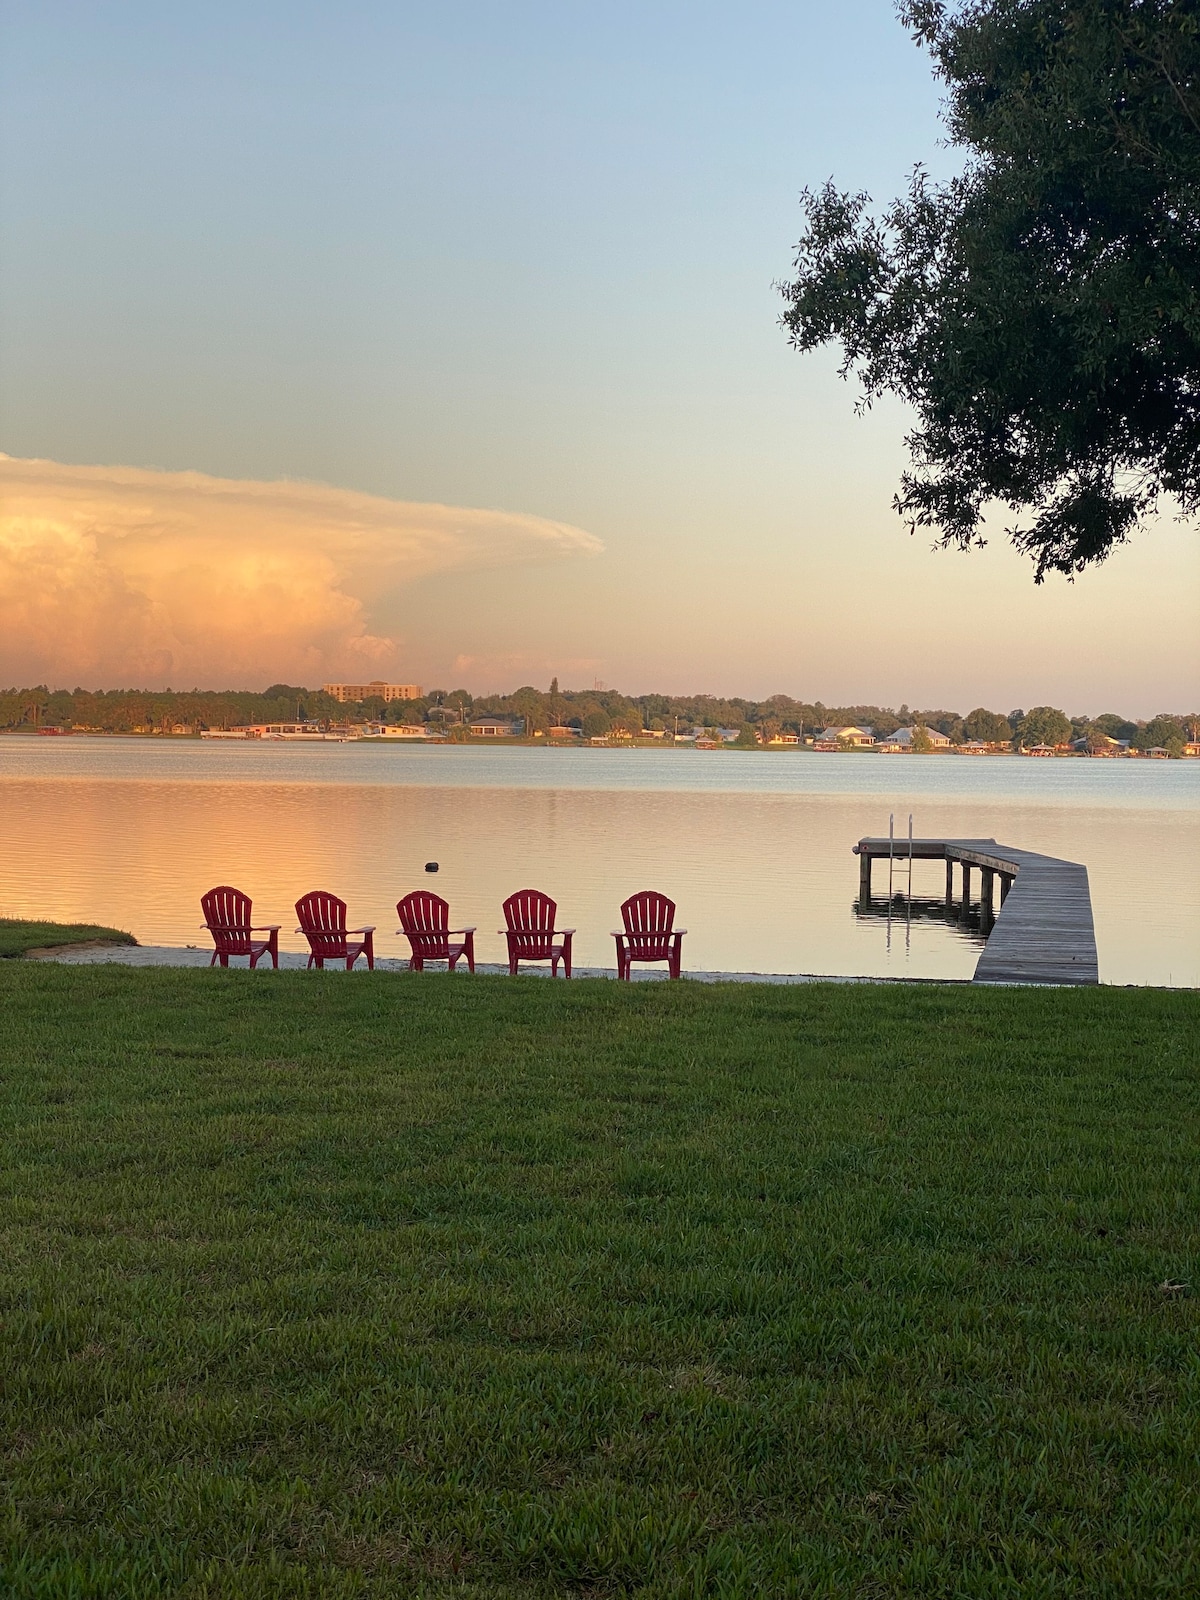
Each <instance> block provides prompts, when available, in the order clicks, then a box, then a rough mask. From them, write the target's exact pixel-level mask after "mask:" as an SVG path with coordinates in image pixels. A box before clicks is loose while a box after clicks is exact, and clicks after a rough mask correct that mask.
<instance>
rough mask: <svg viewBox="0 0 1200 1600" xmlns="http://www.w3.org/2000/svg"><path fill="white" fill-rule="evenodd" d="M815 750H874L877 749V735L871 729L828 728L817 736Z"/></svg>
mask: <svg viewBox="0 0 1200 1600" xmlns="http://www.w3.org/2000/svg"><path fill="white" fill-rule="evenodd" d="M814 748H816V749H817V750H846V749H850V750H873V749H874V748H875V735H874V734H873V733H872V732H871V731H870V729H869V728H856V727H845V728H826V729H825V730H824V731H823V732H822V733H819V734H818V735H817V738H816V742H815V746H814Z"/></svg>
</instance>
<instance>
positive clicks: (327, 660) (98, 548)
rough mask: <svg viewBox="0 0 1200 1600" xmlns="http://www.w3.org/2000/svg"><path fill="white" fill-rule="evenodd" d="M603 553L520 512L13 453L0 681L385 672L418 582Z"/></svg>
mask: <svg viewBox="0 0 1200 1600" xmlns="http://www.w3.org/2000/svg"><path fill="white" fill-rule="evenodd" d="M601 548H602V546H601V544H600V541H599V540H598V539H596V538H594V537H593V536H592V535H591V534H588V533H584V532H583V531H582V529H579V528H573V527H570V526H568V525H567V524H565V523H561V522H551V521H548V520H546V519H545V518H542V517H533V516H525V515H522V514H520V513H512V512H503V511H480V510H468V509H463V508H461V507H456V506H440V505H422V504H417V503H412V502H408V501H400V500H385V499H382V498H380V497H378V496H376V495H367V494H357V493H355V492H353V491H351V490H348V489H332V488H328V487H326V486H324V485H321V484H307V483H290V482H284V483H256V482H240V481H237V480H233V479H226V478H210V477H206V476H205V475H204V474H202V473H198V472H148V471H144V470H141V469H139V468H135V467H70V466H62V465H60V464H58V463H57V462H53V461H19V460H15V459H13V458H11V457H8V456H3V455H0V682H8V683H30V682H48V683H52V684H60V685H66V686H70V685H73V684H75V683H83V684H88V685H92V684H95V685H111V686H113V687H119V686H121V685H126V684H128V685H136V686H140V687H147V688H150V687H155V686H161V685H165V684H167V683H171V684H173V685H174V686H175V687H177V688H178V687H186V686H189V685H191V684H193V683H197V684H204V685H216V686H221V685H241V684H244V685H247V686H253V685H256V684H257V685H262V684H265V683H268V682H272V681H275V680H279V679H282V680H288V681H293V682H304V683H312V682H319V681H320V680H321V678H323V677H325V676H327V675H330V676H336V675H338V674H340V673H347V674H354V675H357V674H360V673H362V672H363V671H365V670H366V669H368V668H369V669H371V670H372V672H373V673H375V672H378V673H385V672H387V671H389V670H390V669H391V668H392V667H393V666H394V667H395V668H397V669H401V667H402V663H401V661H400V649H399V645H398V643H397V637H396V636H397V634H401V633H402V631H403V627H404V610H405V604H404V590H405V587H406V586H407V585H409V584H411V583H412V582H413V581H415V580H416V579H418V578H423V577H426V576H429V575H430V574H433V573H438V572H449V571H454V570H457V569H466V568H478V567H489V566H496V565H502V564H508V563H511V562H523V561H534V560H545V559H548V558H554V557H562V556H571V555H585V554H591V553H594V552H596V551H598V550H600V549H601Z"/></svg>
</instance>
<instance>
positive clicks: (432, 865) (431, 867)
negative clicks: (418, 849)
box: [425, 861, 438, 872]
mask: <svg viewBox="0 0 1200 1600" xmlns="http://www.w3.org/2000/svg"><path fill="white" fill-rule="evenodd" d="M437 869H438V864H437V862H436V861H427V862H426V863H425V871H426V872H436V871H437Z"/></svg>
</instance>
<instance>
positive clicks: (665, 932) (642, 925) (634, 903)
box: [621, 889, 675, 955]
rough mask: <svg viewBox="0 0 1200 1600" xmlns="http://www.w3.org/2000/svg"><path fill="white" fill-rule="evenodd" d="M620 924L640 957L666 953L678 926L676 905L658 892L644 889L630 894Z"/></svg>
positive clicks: (622, 910)
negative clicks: (673, 931) (673, 930)
mask: <svg viewBox="0 0 1200 1600" xmlns="http://www.w3.org/2000/svg"><path fill="white" fill-rule="evenodd" d="M621 921H622V922H623V923H624V924H625V932H626V933H627V934H628V936H629V942H630V945H631V946H632V947H633V949H634V950H636V951H637V952H638V953H639V954H641V955H644V954H648V953H649V951H651V950H658V949H661V950H663V951H665V950H666V948H667V943H668V940H669V938H670V934H671V929H672V928H673V927H674V926H675V902H674V900H668V899H667V897H666V895H665V894H659V893H658V891H657V890H655V889H643V890H642V891H641V893H640V894H631V895H630V897H629V899H628V900H626V902H625V904H624V905H623V906H622V907H621Z"/></svg>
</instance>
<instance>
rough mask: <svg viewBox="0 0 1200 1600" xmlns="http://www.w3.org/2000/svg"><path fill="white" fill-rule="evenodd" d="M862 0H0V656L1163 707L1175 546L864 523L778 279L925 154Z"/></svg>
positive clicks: (1176, 603) (857, 438) (261, 677)
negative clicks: (1033, 559)
mask: <svg viewBox="0 0 1200 1600" xmlns="http://www.w3.org/2000/svg"><path fill="white" fill-rule="evenodd" d="M938 108H939V89H938V85H937V84H936V82H935V81H934V79H933V77H932V75H931V72H930V70H929V64H928V61H927V59H926V58H925V57H924V56H923V55H922V53H921V52H920V51H919V50H918V49H917V48H916V47H915V46H914V45H913V43H912V42H911V40H910V39H909V38H908V37H907V35H906V34H905V33H904V31H903V29H902V28H901V27H900V26H899V24H898V22H897V21H896V19H895V17H894V14H893V10H892V6H891V4H890V3H889V0H839V4H838V5H836V6H830V5H828V4H827V3H825V0H792V3H790V4H775V3H764V0H743V3H740V4H738V5H737V6H734V5H730V4H725V5H715V4H704V3H696V0H689V3H688V4H686V5H685V4H675V3H656V0H640V3H639V4H637V5H633V4H625V3H623V0H605V3H603V4H599V3H597V4H590V3H577V4H567V5H562V4H561V3H560V4H554V5H552V4H549V3H542V0H537V3H526V0H505V3H503V4H501V3H492V4H483V3H465V0H441V3H440V4H439V5H437V6H436V7H434V6H428V5H415V4H413V5H410V4H405V3H402V0H401V3H397V0H392V3H388V4H382V3H373V4H366V3H359V4H355V3H353V0H351V3H345V0H340V3H339V4H337V5H333V4H328V3H327V4H304V3H303V0H289V3H287V4H273V3H265V0H238V3H237V4H223V3H220V0H211V3H206V4H205V5H203V6H201V5H196V4H189V3H186V0H182V3H179V4H172V5H169V6H163V5H161V4H153V5H151V4H145V3H123V0H111V3H109V4H107V5H105V6H96V5H94V4H66V3H59V0H37V3H36V4H31V3H25V0H20V3H13V0H0V451H3V452H4V454H5V456H6V457H7V459H5V460H0V683H14V684H28V683H31V682H48V683H50V684H51V685H52V686H55V685H58V686H64V687H74V686H75V684H77V683H78V684H82V685H84V686H86V687H115V686H125V685H128V686H144V687H160V686H163V685H165V684H168V683H169V684H172V685H173V686H174V687H176V688H180V687H192V686H193V685H194V684H195V685H200V686H203V687H227V686H234V685H241V686H246V687H261V686H265V685H266V684H268V683H271V682H275V681H298V682H308V683H315V682H318V681H322V680H323V679H324V678H326V677H335V678H336V677H338V676H345V677H349V678H357V677H359V676H360V675H361V674H362V673H363V672H364V670H365V669H366V668H367V667H368V666H369V667H371V669H372V670H371V672H370V674H369V675H370V676H373V677H375V676H384V677H387V678H389V679H393V680H395V681H400V682H413V681H415V682H419V683H421V684H423V685H425V686H426V687H430V686H434V685H437V686H441V687H447V688H449V687H456V686H459V685H462V686H465V687H467V688H469V689H471V690H472V691H473V692H475V693H487V692H496V691H500V690H505V689H511V688H515V687H516V686H518V685H519V684H522V683H533V684H536V685H538V686H541V687H545V686H546V685H547V684H548V683H549V681H550V679H551V678H552V677H555V676H557V677H558V678H559V680H560V681H561V682H562V684H563V685H564V686H575V687H590V686H591V684H592V683H593V682H595V681H602V682H604V683H606V684H609V685H612V686H615V687H619V688H621V689H624V690H625V691H627V692H630V693H640V692H646V691H649V690H663V691H668V692H708V693H715V694H744V695H748V696H766V695H768V694H772V693H776V692H782V693H787V694H792V695H795V696H796V697H797V698H802V699H806V700H813V699H821V700H823V701H824V702H825V703H826V704H829V705H836V704H855V703H880V704H891V705H897V706H898V705H899V704H900V703H901V702H907V703H908V704H910V705H920V706H926V707H934V706H946V707H950V708H954V709H959V710H967V709H969V708H970V707H972V706H974V705H978V704H984V705H988V706H992V707H994V708H997V709H1000V710H1008V709H1011V708H1013V707H1016V706H1029V705H1031V704H1041V703H1050V704H1055V705H1060V706H1063V707H1064V708H1065V709H1066V710H1067V711H1068V712H1070V713H1071V714H1079V713H1091V714H1093V715H1094V714H1098V713H1099V712H1101V711H1104V710H1118V711H1121V712H1122V713H1124V714H1126V715H1133V716H1143V717H1145V716H1150V715H1153V714H1154V713H1155V712H1157V711H1159V710H1163V709H1174V710H1186V709H1191V708H1192V707H1194V706H1195V705H1197V704H1198V703H1200V628H1197V625H1196V617H1197V614H1198V609H1200V608H1198V602H1200V536H1198V534H1197V531H1196V529H1195V528H1194V527H1188V526H1184V525H1181V524H1179V523H1177V522H1175V521H1173V520H1172V518H1171V517H1170V516H1169V515H1168V516H1164V517H1162V518H1160V519H1159V520H1158V521H1157V522H1156V523H1154V524H1152V525H1151V526H1150V527H1149V529H1148V530H1147V531H1146V532H1145V533H1144V534H1140V535H1138V536H1137V537H1136V538H1135V540H1134V541H1133V542H1132V543H1131V544H1130V545H1129V546H1127V547H1125V548H1123V549H1121V550H1118V551H1117V552H1116V553H1115V554H1114V555H1113V556H1112V557H1111V559H1110V560H1109V561H1108V562H1107V563H1106V564H1105V565H1104V566H1102V567H1100V568H1099V569H1097V570H1096V571H1094V572H1089V573H1087V574H1085V575H1083V576H1081V577H1080V578H1079V579H1077V580H1076V582H1075V583H1073V584H1071V583H1068V582H1066V581H1065V580H1062V579H1057V578H1050V579H1048V580H1047V582H1046V583H1045V584H1044V585H1042V586H1041V587H1035V586H1034V584H1033V582H1032V571H1031V567H1030V564H1029V562H1028V560H1027V558H1024V557H1022V556H1020V555H1018V554H1017V553H1016V552H1014V551H1012V550H1011V549H1010V548H1009V547H1008V546H1007V545H1006V543H1005V542H1004V540H1003V536H1002V534H998V535H997V536H996V537H994V538H993V540H992V542H991V543H990V545H989V546H988V548H987V549H986V550H984V551H980V552H971V553H969V554H963V553H961V552H945V551H938V550H934V549H931V548H930V542H929V539H928V536H917V537H916V538H913V537H911V536H910V535H909V534H908V533H907V532H906V531H905V529H904V527H903V524H902V523H901V522H900V520H899V519H898V518H897V517H896V515H895V513H894V512H893V511H892V509H891V499H892V495H893V493H894V491H895V488H896V484H897V481H898V478H899V474H900V471H901V470H902V468H903V465H904V462H905V451H904V445H903V437H904V432H905V427H906V417H905V413H904V411H903V409H902V408H901V407H900V406H899V405H898V404H892V403H885V404H882V405H878V406H876V407H875V408H874V409H873V410H872V411H871V412H870V413H869V414H868V415H866V416H860V415H858V414H857V413H856V409H855V401H856V398H857V391H856V389H855V386H854V384H853V382H851V383H845V382H842V381H841V380H840V379H839V378H838V376H837V371H836V368H837V356H836V353H835V352H832V351H825V352H819V353H817V354H814V355H807V356H799V355H797V354H796V353H795V352H794V351H792V350H791V349H789V347H788V345H787V342H786V339H785V337H784V335H783V333H782V332H781V331H780V329H779V326H778V317H779V313H780V309H781V304H782V303H781V301H780V299H779V296H778V293H777V291H776V290H775V288H774V285H775V284H776V283H777V282H778V281H779V280H781V279H784V278H786V277H787V275H788V272H789V268H790V265H791V258H792V247H793V246H794V243H795V240H796V238H797V236H798V234H799V232H800V229H801V216H800V210H799V205H798V196H799V192H800V191H801V189H802V188H804V186H805V185H815V184H819V183H821V182H823V181H824V180H825V178H826V177H828V176H830V175H834V176H835V177H836V178H837V180H838V182H839V183H840V184H841V185H842V186H844V187H848V188H855V189H859V188H861V189H865V190H866V191H868V192H869V193H870V194H872V195H873V196H874V197H875V198H876V199H877V200H879V201H883V200H886V199H888V198H890V197H891V196H892V195H893V194H894V193H896V192H897V191H899V190H900V189H901V188H902V187H903V185H904V183H905V181H906V177H907V173H908V171H909V170H910V168H911V167H912V165H913V164H915V163H916V162H918V161H919V162H922V163H924V164H925V165H926V166H927V167H928V168H929V169H930V170H931V171H932V172H933V173H934V174H935V175H938V174H941V175H945V174H946V173H948V172H950V171H952V170H953V169H954V167H955V165H956V162H957V160H958V157H957V155H956V154H955V152H953V151H949V150H947V149H946V148H945V146H944V144H943V143H942V131H941V127H940V124H939V120H938Z"/></svg>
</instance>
